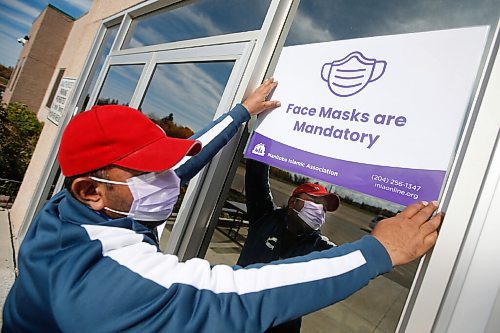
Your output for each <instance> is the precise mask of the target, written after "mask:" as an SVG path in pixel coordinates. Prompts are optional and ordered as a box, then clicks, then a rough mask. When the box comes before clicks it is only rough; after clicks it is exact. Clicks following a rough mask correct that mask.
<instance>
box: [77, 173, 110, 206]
mask: <svg viewBox="0 0 500 333" xmlns="http://www.w3.org/2000/svg"><path fill="white" fill-rule="evenodd" d="M71 191H72V192H73V195H74V196H75V198H76V199H78V201H80V202H82V203H83V204H85V205H87V206H89V207H90V208H91V209H93V210H96V211H99V210H102V209H104V200H103V194H104V193H103V192H102V190H101V187H100V186H99V185H98V184H96V183H95V182H94V181H92V180H91V179H89V178H87V177H79V178H77V179H75V180H74V181H73V183H72V184H71Z"/></svg>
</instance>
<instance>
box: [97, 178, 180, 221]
mask: <svg viewBox="0 0 500 333" xmlns="http://www.w3.org/2000/svg"><path fill="white" fill-rule="evenodd" d="M89 178H90V179H92V180H95V181H98V182H101V183H107V184H113V185H127V186H128V187H129V189H130V192H131V193H132V196H133V197H134V200H133V202H132V205H131V206H130V210H129V211H128V212H123V211H119V210H115V209H112V208H109V207H104V209H105V210H108V211H110V212H113V213H117V214H121V215H125V216H129V217H131V218H133V219H134V220H138V221H165V220H166V219H167V218H168V217H169V216H170V214H172V210H173V208H174V205H175V203H176V202H177V198H178V197H179V193H180V186H179V185H180V179H179V177H178V176H177V174H176V173H175V172H174V171H172V170H166V171H163V172H151V173H145V174H142V175H139V176H135V177H131V178H129V179H127V182H118V181H114V180H108V179H102V178H98V177H89Z"/></svg>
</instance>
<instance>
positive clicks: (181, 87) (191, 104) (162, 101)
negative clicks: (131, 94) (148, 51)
mask: <svg viewBox="0 0 500 333" xmlns="http://www.w3.org/2000/svg"><path fill="white" fill-rule="evenodd" d="M233 66H234V62H233V61H221V62H199V63H179V64H160V65H158V66H157V67H156V69H155V72H154V74H153V78H152V80H151V83H150V85H149V87H148V89H147V91H146V94H145V97H144V100H143V102H142V104H141V107H140V109H141V111H142V112H143V113H144V114H146V115H147V116H148V117H150V118H154V119H162V118H164V117H167V116H168V115H169V114H170V113H173V115H174V122H175V123H176V124H177V125H180V126H187V127H189V128H191V129H192V130H193V131H194V132H196V131H198V130H200V129H202V128H203V127H204V126H206V125H207V124H208V123H210V122H211V121H212V119H213V117H214V114H215V111H216V110H217V106H218V105H219V101H220V99H221V96H222V93H223V92H224V88H225V86H226V83H227V81H228V79H229V76H230V74H231V71H232V69H233Z"/></svg>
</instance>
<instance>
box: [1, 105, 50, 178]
mask: <svg viewBox="0 0 500 333" xmlns="http://www.w3.org/2000/svg"><path fill="white" fill-rule="evenodd" d="M42 128H43V123H41V122H40V121H38V119H37V117H36V115H35V114H34V113H33V112H31V111H30V110H29V109H28V107H27V106H26V105H24V104H21V103H11V104H9V105H6V104H4V103H2V104H1V105H0V138H1V139H0V177H1V178H7V179H12V180H19V181H21V180H22V179H23V176H24V173H25V172H26V168H27V167H28V164H29V162H30V159H31V155H32V154H33V151H34V150H35V146H36V143H37V141H38V137H39V136H40V133H41V131H42Z"/></svg>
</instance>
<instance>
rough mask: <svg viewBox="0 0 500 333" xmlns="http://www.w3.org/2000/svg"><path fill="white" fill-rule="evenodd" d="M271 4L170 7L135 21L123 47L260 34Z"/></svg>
mask: <svg viewBox="0 0 500 333" xmlns="http://www.w3.org/2000/svg"><path fill="white" fill-rule="evenodd" d="M270 3H271V0H232V1H226V0H200V1H197V2H196V3H194V4H190V5H186V6H182V7H179V6H176V5H174V6H170V7H167V8H165V9H163V10H160V11H156V12H153V13H151V14H147V15H144V16H141V17H138V18H136V19H134V20H133V21H132V25H131V27H130V31H129V33H128V35H127V38H126V39H125V42H124V44H123V47H124V48H133V47H140V46H147V45H154V44H161V43H168V42H175V41H179V40H186V39H193V38H201V37H208V36H217V35H223V34H229V33H235V32H242V31H251V30H257V29H260V28H261V26H262V22H263V21H264V17H265V15H266V13H267V9H268V8H269V4H270ZM228 13H231V14H230V15H228Z"/></svg>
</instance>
